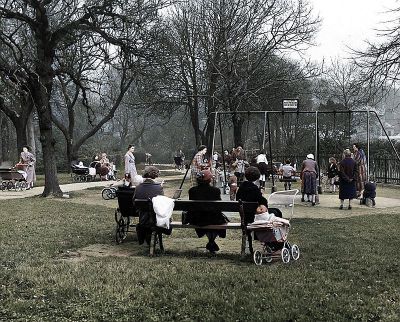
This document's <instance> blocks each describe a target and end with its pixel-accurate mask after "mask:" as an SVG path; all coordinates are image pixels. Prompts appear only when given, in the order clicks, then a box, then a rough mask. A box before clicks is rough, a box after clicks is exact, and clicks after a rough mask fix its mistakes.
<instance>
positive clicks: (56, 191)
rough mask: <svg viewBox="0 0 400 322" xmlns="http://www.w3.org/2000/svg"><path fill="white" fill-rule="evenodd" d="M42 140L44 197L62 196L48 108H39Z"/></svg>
mask: <svg viewBox="0 0 400 322" xmlns="http://www.w3.org/2000/svg"><path fill="white" fill-rule="evenodd" d="M38 114H39V128H40V142H41V144H42V151H43V167H44V176H45V181H44V190H43V193H42V196H43V197H47V196H50V195H54V196H56V197H61V196H62V194H63V193H62V191H61V188H60V186H59V183H58V178H57V165H56V158H55V147H54V146H55V139H54V135H53V128H52V121H51V110H50V107H49V106H48V107H47V108H38Z"/></svg>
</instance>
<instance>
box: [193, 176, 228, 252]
mask: <svg viewBox="0 0 400 322" xmlns="http://www.w3.org/2000/svg"><path fill="white" fill-rule="evenodd" d="M212 178H213V176H212V173H211V171H210V170H202V171H201V172H199V173H198V174H197V186H195V187H192V188H190V189H189V199H190V200H221V191H220V190H219V189H218V188H215V187H212V186H210V182H211V181H212ZM187 221H188V222H189V224H192V225H196V226H207V225H213V224H214V225H219V224H225V223H226V222H227V219H226V217H225V216H224V215H223V214H222V212H221V211H218V210H214V209H212V208H211V209H209V210H208V211H204V209H203V210H202V211H199V212H196V211H195V210H194V211H190V212H188V214H187ZM196 233H197V236H198V237H199V238H200V237H203V236H204V235H207V237H208V243H207V245H206V249H207V250H209V251H210V252H211V253H215V252H216V251H218V250H219V247H218V245H217V243H216V242H215V239H216V238H217V236H219V237H221V238H225V237H226V230H225V229H221V230H214V229H213V230H207V229H196Z"/></svg>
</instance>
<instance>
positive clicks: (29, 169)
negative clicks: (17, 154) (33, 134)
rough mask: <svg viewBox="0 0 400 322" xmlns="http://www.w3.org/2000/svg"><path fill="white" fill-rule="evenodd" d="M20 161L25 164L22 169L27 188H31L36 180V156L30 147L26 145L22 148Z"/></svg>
mask: <svg viewBox="0 0 400 322" xmlns="http://www.w3.org/2000/svg"><path fill="white" fill-rule="evenodd" d="M20 163H22V164H24V165H26V167H25V170H24V171H25V172H26V183H27V184H28V189H30V188H33V184H34V183H35V181H36V172H35V163H36V158H35V156H34V155H33V154H32V153H31V152H30V148H29V146H27V145H26V146H24V147H23V148H22V152H21V159H20Z"/></svg>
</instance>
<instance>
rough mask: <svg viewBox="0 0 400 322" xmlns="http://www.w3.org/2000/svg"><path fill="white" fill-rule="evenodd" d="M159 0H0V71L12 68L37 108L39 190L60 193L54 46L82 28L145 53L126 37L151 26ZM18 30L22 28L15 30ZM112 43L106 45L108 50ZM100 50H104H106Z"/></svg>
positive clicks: (69, 40) (73, 38)
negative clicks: (4, 52)
mask: <svg viewBox="0 0 400 322" xmlns="http://www.w3.org/2000/svg"><path fill="white" fill-rule="evenodd" d="M163 5H164V1H162V0H159V1H157V0H156V1H154V0H148V1H146V0H145V1H137V2H136V1H135V2H125V1H117V0H115V1H113V0H111V1H102V2H98V1H86V2H85V3H84V4H83V3H82V2H81V1H78V0H61V1H53V0H31V1H25V0H11V1H8V0H7V1H6V0H2V1H0V21H1V25H2V26H4V28H2V30H1V33H0V42H1V43H2V44H3V45H4V46H6V47H7V48H8V57H12V58H13V59H12V60H11V61H7V62H4V61H2V62H1V65H2V66H0V71H5V70H6V71H8V70H11V71H13V73H12V74H13V75H18V76H19V77H21V79H23V80H24V81H25V82H26V84H27V87H28V89H29V93H30V97H31V99H32V102H33V105H34V106H35V108H36V111H37V114H38V119H39V129H40V141H41V143H42V150H43V162H44V172H45V188H44V191H43V196H48V195H50V194H53V195H57V196H59V195H61V194H62V191H61V189H60V187H59V184H58V179H57V169H56V162H55V148H54V145H55V139H54V134H53V128H52V107H51V104H50V99H51V95H52V92H53V85H54V78H55V75H56V74H57V72H56V68H57V64H56V62H57V59H56V58H57V55H58V51H59V50H60V49H61V48H62V47H64V46H67V45H68V43H71V44H72V43H74V42H76V41H78V39H79V37H80V36H81V33H82V32H83V31H88V32H91V33H92V34H93V35H96V36H97V37H99V38H100V39H103V40H105V41H106V42H107V43H110V44H112V45H113V48H120V50H121V51H122V52H123V53H126V54H128V53H129V54H131V53H135V55H137V56H146V45H143V44H139V43H138V40H139V39H138V38H134V39H132V38H130V33H131V32H132V31H133V30H140V34H143V35H144V34H147V33H149V32H151V30H152V28H154V27H155V26H156V24H154V22H155V21H156V20H157V19H158V14H157V10H158V9H160V8H161V7H162V6H163ZM21 30H23V33H22V32H21V33H19V32H20V31H21ZM113 48H110V52H112V50H113ZM110 52H105V53H104V55H110Z"/></svg>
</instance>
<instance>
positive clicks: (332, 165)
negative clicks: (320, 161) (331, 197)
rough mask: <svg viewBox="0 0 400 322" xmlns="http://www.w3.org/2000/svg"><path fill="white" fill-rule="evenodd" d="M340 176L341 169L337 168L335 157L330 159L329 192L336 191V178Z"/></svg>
mask: <svg viewBox="0 0 400 322" xmlns="http://www.w3.org/2000/svg"><path fill="white" fill-rule="evenodd" d="M338 174H339V169H338V167H337V162H336V159H335V158H333V157H330V158H329V166H328V180H329V192H335V191H336V185H335V181H337V180H336V176H337V175H338Z"/></svg>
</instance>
